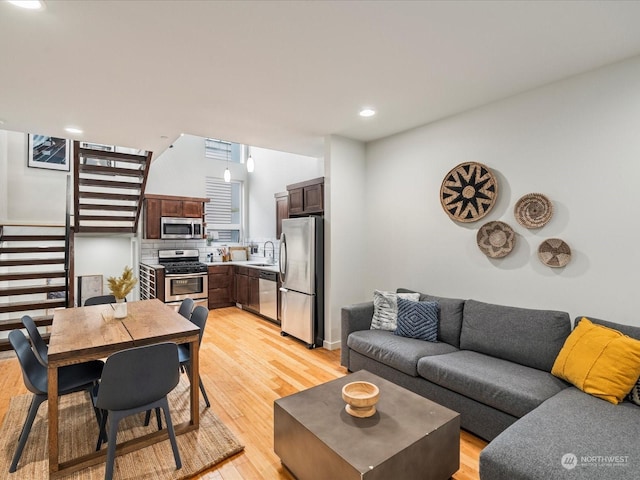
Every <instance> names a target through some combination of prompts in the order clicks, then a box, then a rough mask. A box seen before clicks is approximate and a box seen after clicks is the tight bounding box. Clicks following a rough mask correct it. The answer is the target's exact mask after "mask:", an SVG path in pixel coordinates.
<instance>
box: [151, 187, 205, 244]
mask: <svg viewBox="0 0 640 480" xmlns="http://www.w3.org/2000/svg"><path fill="white" fill-rule="evenodd" d="M208 201H209V199H208V198H201V197H172V196H167V195H153V194H148V195H145V197H144V218H145V222H144V238H149V239H159V238H161V233H162V232H161V231H160V219H161V218H162V217H179V218H202V219H203V220H204V214H205V211H204V205H205V203H207V202H208Z"/></svg>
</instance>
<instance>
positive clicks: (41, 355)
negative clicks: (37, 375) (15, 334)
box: [22, 315, 49, 367]
mask: <svg viewBox="0 0 640 480" xmlns="http://www.w3.org/2000/svg"><path fill="white" fill-rule="evenodd" d="M22 325H24V328H25V329H26V330H27V334H28V335H29V339H30V340H31V346H32V348H33V353H35V354H36V358H37V359H38V361H39V362H40V363H41V364H42V365H44V366H45V367H46V366H47V365H48V364H49V359H48V353H49V348H48V347H47V344H46V343H45V341H44V339H43V338H42V336H41V335H40V332H39V331H38V327H36V323H35V322H34V321H33V318H31V317H30V316H29V315H23V316H22Z"/></svg>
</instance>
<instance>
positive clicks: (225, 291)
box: [208, 265, 235, 309]
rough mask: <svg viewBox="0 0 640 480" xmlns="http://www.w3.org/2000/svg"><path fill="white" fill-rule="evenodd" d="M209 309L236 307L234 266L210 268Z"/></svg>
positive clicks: (214, 266)
mask: <svg viewBox="0 0 640 480" xmlns="http://www.w3.org/2000/svg"><path fill="white" fill-rule="evenodd" d="M208 273H209V309H214V308H222V307H230V306H232V305H235V298H234V297H235V294H234V291H235V282H234V277H235V275H234V271H233V265H219V266H218V265H213V266H209V269H208Z"/></svg>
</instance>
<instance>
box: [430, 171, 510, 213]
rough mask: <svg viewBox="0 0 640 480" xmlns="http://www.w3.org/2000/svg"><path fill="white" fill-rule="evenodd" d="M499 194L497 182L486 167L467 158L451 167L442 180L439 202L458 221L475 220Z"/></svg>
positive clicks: (486, 210) (487, 209)
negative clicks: (464, 161) (465, 160)
mask: <svg viewBox="0 0 640 480" xmlns="http://www.w3.org/2000/svg"><path fill="white" fill-rule="evenodd" d="M497 198H498V182H497V180H496V178H495V176H494V175H493V173H492V172H491V170H489V168H488V167H487V166H485V165H483V164H481V163H476V162H467V163H461V164H460V165H458V166H456V167H455V168H453V169H452V170H451V171H449V173H447V175H446V176H445V177H444V180H443V181H442V186H441V187H440V204H441V205H442V208H443V209H444V211H445V212H446V213H447V215H449V217H451V218H452V219H453V220H455V221H457V222H465V223H466V222H475V221H477V220H480V219H481V218H482V217H484V216H485V215H486V214H487V213H489V211H490V210H491V209H492V208H493V205H494V204H495V202H496V200H497Z"/></svg>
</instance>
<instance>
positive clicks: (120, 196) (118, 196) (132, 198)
mask: <svg viewBox="0 0 640 480" xmlns="http://www.w3.org/2000/svg"><path fill="white" fill-rule="evenodd" d="M78 197H79V198H98V199H102V200H120V201H128V202H137V201H138V200H139V199H140V195H129V194H124V193H107V192H82V191H80V192H78Z"/></svg>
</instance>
